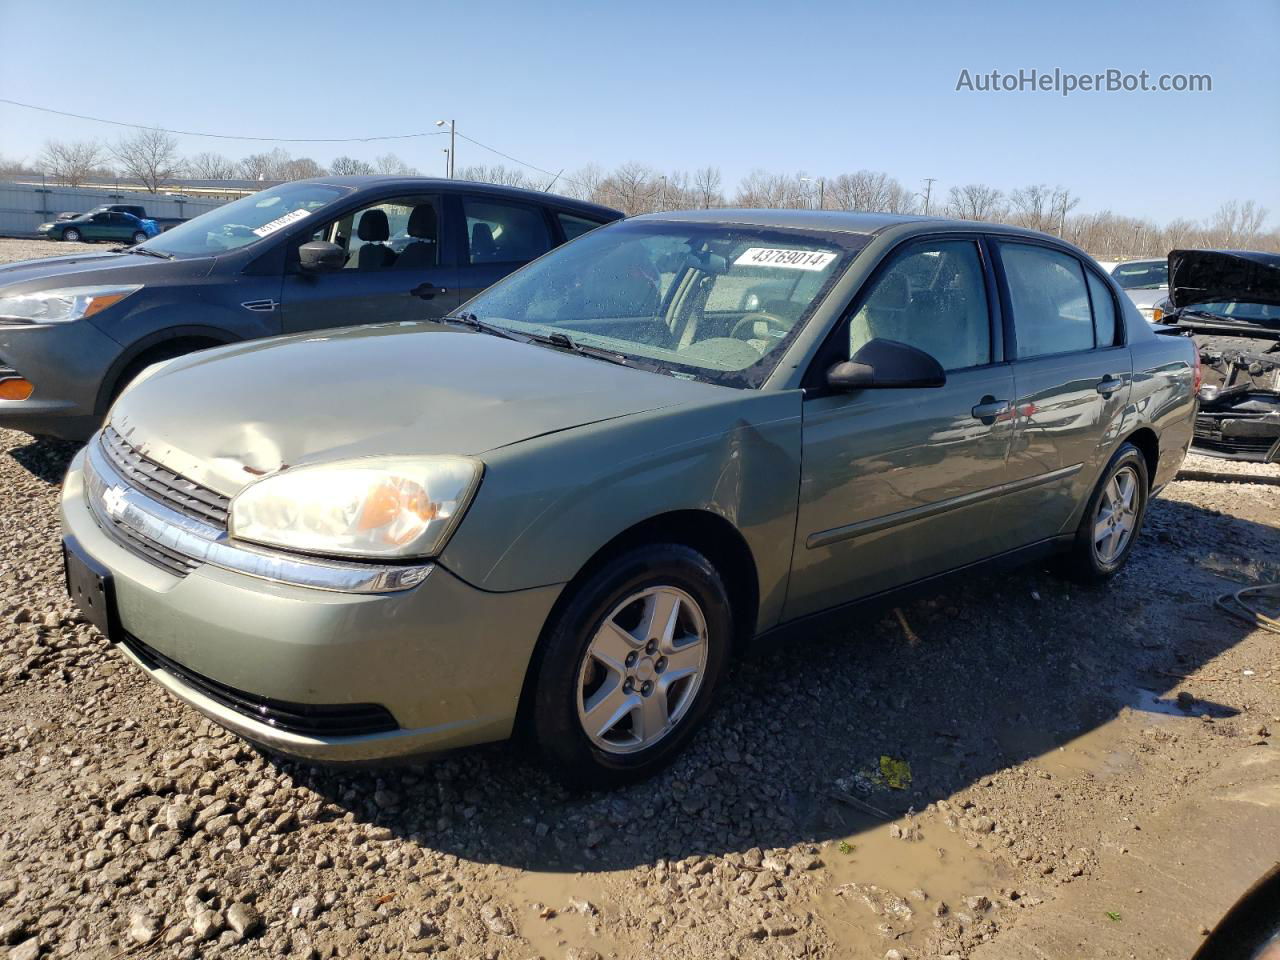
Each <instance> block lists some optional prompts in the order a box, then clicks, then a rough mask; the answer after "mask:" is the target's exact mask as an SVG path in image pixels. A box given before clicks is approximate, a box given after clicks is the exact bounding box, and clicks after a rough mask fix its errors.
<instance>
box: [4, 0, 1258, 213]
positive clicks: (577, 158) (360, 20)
mask: <svg viewBox="0 0 1280 960" xmlns="http://www.w3.org/2000/svg"><path fill="white" fill-rule="evenodd" d="M0 37H3V42H2V49H3V56H2V57H0V97H8V98H11V99H14V100H22V101H27V102H31V103H37V104H41V105H46V106H50V107H55V108H58V109H62V110H69V111H74V112H76V113H83V114H90V115H94V116H101V117H108V118H111V119H119V120H124V121H130V122H138V123H145V124H153V125H157V126H166V127H175V128H183V129H194V130H201V131H211V132H226V133H233V134H237V135H246V134H250V135H255V136H264V137H273V136H274V137H326V136H328V137H342V136H366V135H377V134H385V133H401V132H413V131H418V130H430V129H434V127H433V123H434V121H436V120H438V119H441V118H446V117H448V118H457V121H458V128H459V130H461V131H462V132H464V133H468V134H470V135H471V136H474V137H476V138H477V139H479V140H481V141H484V142H485V143H488V144H491V145H493V146H495V147H497V148H499V149H501V150H503V151H505V152H507V153H510V154H513V155H515V156H517V157H520V158H522V159H526V160H528V161H530V162H532V163H534V164H537V165H538V166H541V167H547V168H550V169H552V170H558V169H560V168H561V167H565V168H568V169H569V170H570V171H572V170H573V169H574V168H576V167H579V166H581V165H583V164H585V163H587V162H588V161H594V162H597V163H599V164H601V165H603V166H605V167H609V166H612V165H615V164H617V163H620V162H623V161H627V160H637V161H641V162H644V163H647V164H651V165H653V166H655V167H658V168H662V169H666V170H670V169H673V168H684V169H692V168H694V167H696V166H699V165H705V164H715V165H718V166H719V167H720V168H721V170H722V171H723V174H724V178H725V182H726V186H728V187H730V188H732V186H733V184H734V183H735V182H736V180H737V179H738V178H739V177H740V176H741V175H742V174H744V173H746V172H747V171H749V170H750V169H752V168H755V167H760V168H764V169H767V170H771V171H778V172H795V171H799V170H804V171H806V172H809V173H812V174H815V175H816V174H824V175H833V174H836V173H839V172H841V171H852V170H857V169H860V168H870V169H875V170H884V171H887V172H889V173H891V174H893V175H894V176H896V177H898V178H899V179H900V180H901V181H902V182H903V183H904V184H905V185H906V186H907V187H908V188H909V189H920V188H921V187H920V184H921V178H923V177H936V178H937V183H936V184H935V187H934V189H935V191H939V190H940V191H941V192H942V194H943V195H945V192H946V189H947V188H948V187H950V186H953V185H956V184H962V183H967V182H973V181H979V182H986V183H989V184H992V185H994V186H997V187H1001V188H1004V189H1008V188H1011V187H1016V186H1020V185H1024V184H1027V183H1036V182H1044V183H1048V184H1051V185H1053V184H1062V185H1065V186H1069V187H1071V188H1072V189H1073V190H1074V191H1075V192H1076V193H1078V194H1079V195H1080V196H1081V197H1082V203H1081V206H1080V208H1079V209H1080V210H1081V211H1085V210H1101V209H1105V208H1110V209H1112V210H1115V211H1116V212H1124V213H1131V214H1135V215H1143V216H1149V217H1153V218H1155V219H1157V220H1159V221H1166V220H1169V219H1172V218H1174V217H1179V216H1185V217H1190V218H1193V219H1195V218H1201V217H1205V216H1208V215H1209V214H1211V213H1212V212H1213V210H1214V209H1215V208H1216V207H1217V206H1218V204H1220V203H1221V202H1223V201H1224V200H1229V199H1254V200H1257V201H1259V202H1261V203H1262V204H1264V205H1265V206H1267V207H1268V208H1270V209H1271V211H1272V215H1271V218H1270V220H1269V221H1268V224H1269V226H1272V227H1274V226H1275V225H1276V224H1277V222H1280V73H1278V72H1277V70H1276V52H1277V50H1280V0H1213V2H1211V3H1205V2H1182V0H1159V2H1150V3H1133V4H1130V3H1115V2H1073V3H1053V4H1049V3H1012V2H1001V3H995V2H993V3H984V4H976V3H973V4H959V3H944V2H927V0H915V2H912V3H892V4H891V3H885V4H876V5H872V4H869V3H854V2H826V3H803V2H794V0H793V2H788V3H779V2H776V0H773V2H767V3H756V2H753V0H738V2H734V3H718V4H706V3H687V2H673V3H668V2H665V0H664V2H650V3H645V4H643V5H641V4H635V3H604V2H597V3H586V2H583V3H559V4H557V3H528V2H506V0H501V2H471V3H466V4H442V3H396V2H390V0H380V2H376V3H367V4H365V3H351V2H342V3H337V2H328V0H309V2H307V3H288V4H286V3H273V2H270V0H258V2H255V3H245V2H218V3H200V4H195V3H181V2H179V3H173V2H164V3H153V2H146V0H138V2H116V3H101V2H94V3H88V2H76V0H71V2H67V0H64V2H59V3H32V2H27V0H23V2H18V0H0ZM95 61H96V62H95ZM1022 67H1025V68H1032V67H1035V68H1039V69H1041V70H1052V69H1053V68H1054V67H1059V68H1061V69H1063V70H1065V71H1072V72H1076V73H1091V72H1094V71H1101V70H1105V69H1107V68H1109V67H1114V68H1118V69H1120V70H1123V71H1127V72H1134V73H1136V72H1138V71H1140V70H1143V69H1145V70H1148V71H1150V72H1151V74H1152V75H1153V76H1155V75H1159V74H1161V73H1179V72H1182V73H1208V74H1211V75H1212V77H1213V91H1212V93H1200V94H1192V93H1077V94H1075V95H1073V96H1071V97H1067V98H1063V97H1061V96H1059V95H1057V94H1051V93H1000V94H980V93H958V92H956V91H955V86H956V81H957V78H958V76H959V74H960V70H961V69H962V68H968V69H969V70H971V71H972V72H974V73H979V72H988V71H990V70H992V69H998V70H1002V71H1007V72H1013V71H1016V70H1018V69H1019V68H1022ZM118 133H119V131H117V130H115V129H113V128H110V127H105V126H101V125H98V124H93V123H88V122H85V121H79V120H71V119H65V118H60V117H53V116H49V115H45V114H38V113H34V112H31V111H28V110H23V109H20V108H17V107H13V106H9V105H5V104H0V154H4V155H7V156H11V157H12V156H15V155H16V156H25V157H27V158H34V157H35V156H36V154H38V153H39V150H40V146H41V143H42V142H43V141H44V140H45V138H47V137H53V138H62V139H75V138H85V137H91V136H98V137H103V138H113V137H115V136H116V135H117V134H118ZM443 140H444V138H442V137H431V138H425V139H420V140H409V141H401V142H399V143H395V144H375V143H370V144H350V145H331V144H317V145H314V146H312V145H301V144H299V145H294V144H282V146H284V147H285V148H286V149H289V150H290V151H291V152H292V153H294V154H295V155H298V154H308V155H311V156H314V157H315V158H316V159H317V160H319V161H320V162H321V163H325V162H327V161H329V160H330V159H332V157H333V156H335V155H337V154H339V153H351V154H353V155H356V156H364V157H366V158H372V157H373V156H374V155H376V154H378V153H381V152H385V151H387V150H388V149H390V150H393V151H395V152H396V153H398V154H400V155H401V156H402V157H403V158H404V159H405V160H407V161H409V162H410V163H412V164H414V165H416V166H418V167H419V168H421V169H422V170H424V171H425V172H438V171H441V170H443V154H442V153H441V152H440V148H441V147H442V146H443V145H444V143H443ZM271 146H273V145H272V144H254V143H250V142H242V141H214V140H202V139H196V138H191V137H183V138H182V142H181V147H182V150H183V151H184V152H186V153H195V152H198V151H200V150H216V151H219V152H222V153H225V154H227V155H229V156H232V157H237V156H241V155H243V154H246V153H250V152H255V151H256V150H260V149H269V148H270V147H271ZM481 162H483V163H490V162H505V161H502V160H501V158H498V157H494V156H492V155H491V154H488V153H486V152H485V151H483V150H481V149H480V148H479V147H476V146H473V145H471V144H467V143H465V142H463V143H461V144H460V148H459V155H458V164H459V166H465V165H467V164H470V163H481ZM935 195H936V194H935Z"/></svg>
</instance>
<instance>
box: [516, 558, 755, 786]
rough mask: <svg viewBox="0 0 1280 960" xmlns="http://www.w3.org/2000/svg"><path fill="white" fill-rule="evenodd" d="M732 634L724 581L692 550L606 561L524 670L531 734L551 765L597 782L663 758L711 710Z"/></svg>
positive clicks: (649, 767)
mask: <svg viewBox="0 0 1280 960" xmlns="http://www.w3.org/2000/svg"><path fill="white" fill-rule="evenodd" d="M732 635H733V611H732V609H731V607H730V601H729V596H728V592H727V590H726V589H725V585H724V582H723V580H722V579H721V577H720V574H719V572H718V571H717V570H716V568H715V567H714V566H713V565H712V563H711V562H710V561H709V560H708V559H707V558H706V557H705V556H703V555H702V554H701V553H699V552H698V551H696V550H693V549H691V548H689V547H685V546H680V545H676V544H657V545H650V546H643V547H638V548H635V549H633V550H629V551H627V552H626V553H623V554H620V555H618V556H616V557H614V558H613V559H611V560H609V561H608V562H606V563H605V564H604V565H603V566H602V567H601V568H600V569H599V570H597V571H596V572H595V573H594V574H593V575H591V576H590V577H589V578H588V579H587V580H586V581H584V582H583V583H582V584H581V585H580V586H578V587H577V588H576V589H575V590H574V593H573V594H572V596H571V597H570V598H569V601H568V603H566V604H565V606H564V607H563V608H562V609H561V610H560V612H559V613H558V614H557V616H556V618H555V621H554V622H553V623H552V624H551V625H550V626H549V628H548V632H547V635H546V637H545V638H544V643H545V644H546V646H545V649H544V650H543V651H542V653H541V657H540V660H539V664H538V667H537V669H536V672H535V675H534V677H533V682H534V690H533V715H532V718H531V719H532V723H533V734H534V738H535V740H536V741H537V744H538V746H539V748H540V749H541V751H542V753H543V755H544V756H545V757H546V759H547V760H548V762H549V763H550V765H551V766H552V768H553V769H554V771H555V772H556V773H557V775H558V776H560V778H561V779H562V780H564V781H566V782H568V783H570V784H571V785H574V786H579V787H606V786H614V785H617V784H621V783H627V782H630V781H633V780H639V779H642V778H644V777H647V776H649V775H651V774H652V773H654V772H655V771H657V770H658V769H660V768H661V767H663V766H664V765H666V764H667V763H668V762H670V760H671V759H672V758H674V756H675V755H676V754H677V753H678V752H679V751H680V749H681V748H682V747H683V746H684V745H685V744H686V743H687V742H688V740H689V738H690V737H691V736H692V735H693V734H694V732H695V730H696V729H697V727H698V726H699V725H700V724H701V723H702V721H703V720H704V719H705V718H706V715H707V712H708V711H709V710H710V708H711V704H712V701H713V698H714V695H715V692H716V688H717V686H718V685H719V681H720V676H721V674H722V673H723V671H724V667H725V663H726V660H727V658H728V653H729V645H730V642H731V638H732Z"/></svg>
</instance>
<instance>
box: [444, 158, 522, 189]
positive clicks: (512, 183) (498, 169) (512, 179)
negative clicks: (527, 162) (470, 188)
mask: <svg viewBox="0 0 1280 960" xmlns="http://www.w3.org/2000/svg"><path fill="white" fill-rule="evenodd" d="M457 176H458V179H460V180H475V181H476V182H478V183H500V184H502V185H503V186H505V187H524V186H528V183H529V181H528V180H527V179H526V178H525V175H524V171H523V170H517V169H516V168H514V167H504V166H503V165H502V164H500V163H495V164H494V165H493V166H491V167H487V166H485V165H484V164H482V163H481V164H473V165H472V166H469V167H463V168H462V169H461V170H459V171H458V174H457Z"/></svg>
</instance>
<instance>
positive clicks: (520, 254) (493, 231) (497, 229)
mask: <svg viewBox="0 0 1280 960" xmlns="http://www.w3.org/2000/svg"><path fill="white" fill-rule="evenodd" d="M462 210H463V214H464V215H465V216H466V218H467V252H468V256H469V258H470V262H471V263H472V264H484V263H524V262H526V261H529V260H536V259H537V258H538V257H540V256H542V255H543V254H544V253H546V252H547V251H548V250H550V249H551V233H550V231H549V230H548V229H547V221H546V219H545V218H544V217H543V215H542V211H541V210H539V209H538V208H537V207H526V206H523V205H520V204H514V203H505V202H503V201H501V200H482V199H479V198H473V197H464V198H463V201H462Z"/></svg>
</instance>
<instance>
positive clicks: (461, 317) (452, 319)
mask: <svg viewBox="0 0 1280 960" xmlns="http://www.w3.org/2000/svg"><path fill="white" fill-rule="evenodd" d="M440 321H441V322H442V323H456V324H458V325H459V326H463V327H468V328H470V329H472V330H475V331H477V332H479V333H487V334H490V335H492V336H495V337H501V338H502V339H503V340H517V341H519V340H521V339H522V338H520V337H517V336H516V335H515V334H514V333H512V332H511V331H510V330H506V329H504V328H502V327H499V326H497V325H496V324H492V323H485V322H484V321H483V320H481V319H480V318H479V317H477V316H476V315H475V314H474V313H455V314H450V315H449V316H446V317H441V318H440Z"/></svg>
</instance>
